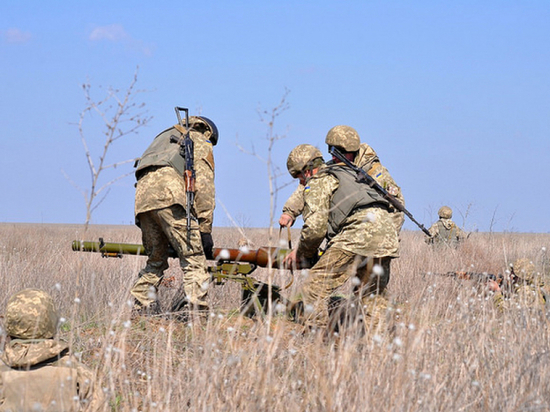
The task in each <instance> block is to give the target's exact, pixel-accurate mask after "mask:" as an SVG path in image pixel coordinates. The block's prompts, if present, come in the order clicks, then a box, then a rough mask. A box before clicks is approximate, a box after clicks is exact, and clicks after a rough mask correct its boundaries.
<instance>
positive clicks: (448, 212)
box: [437, 206, 453, 219]
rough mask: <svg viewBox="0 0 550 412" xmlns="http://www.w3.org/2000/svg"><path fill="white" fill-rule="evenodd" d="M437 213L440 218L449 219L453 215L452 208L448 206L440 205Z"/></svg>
mask: <svg viewBox="0 0 550 412" xmlns="http://www.w3.org/2000/svg"><path fill="white" fill-rule="evenodd" d="M437 214H438V215H439V217H440V218H442V219H450V218H452V217H453V209H451V208H450V207H449V206H441V208H440V209H439V212H437Z"/></svg>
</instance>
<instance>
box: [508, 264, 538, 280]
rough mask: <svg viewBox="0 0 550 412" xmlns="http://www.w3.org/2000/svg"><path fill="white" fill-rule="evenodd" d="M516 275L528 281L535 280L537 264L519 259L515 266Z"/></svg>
mask: <svg viewBox="0 0 550 412" xmlns="http://www.w3.org/2000/svg"><path fill="white" fill-rule="evenodd" d="M513 267H514V273H515V274H516V275H517V276H519V277H520V278H522V279H524V280H527V281H530V282H532V281H534V280H535V264H534V263H533V262H531V261H530V260H529V259H527V258H521V259H517V260H516V261H515V262H514V264H513Z"/></svg>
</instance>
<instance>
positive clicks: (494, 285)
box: [486, 279, 500, 292]
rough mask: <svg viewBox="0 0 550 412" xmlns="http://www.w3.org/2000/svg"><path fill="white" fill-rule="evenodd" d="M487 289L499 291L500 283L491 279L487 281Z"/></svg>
mask: <svg viewBox="0 0 550 412" xmlns="http://www.w3.org/2000/svg"><path fill="white" fill-rule="evenodd" d="M486 287H487V290H488V291H489V292H499V291H500V286H499V285H498V283H497V282H496V281H494V280H493V279H489V280H488V281H487V285H486Z"/></svg>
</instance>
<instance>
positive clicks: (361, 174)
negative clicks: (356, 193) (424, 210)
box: [329, 146, 432, 237]
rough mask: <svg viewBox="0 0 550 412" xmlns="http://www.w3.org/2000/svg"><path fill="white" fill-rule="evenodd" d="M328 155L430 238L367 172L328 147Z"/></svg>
mask: <svg viewBox="0 0 550 412" xmlns="http://www.w3.org/2000/svg"><path fill="white" fill-rule="evenodd" d="M329 153H330V154H331V155H333V156H334V157H336V158H337V159H338V160H340V161H341V162H343V163H344V164H345V165H346V166H348V167H349V168H351V169H352V170H353V171H354V172H356V173H357V181H358V182H361V183H366V184H367V185H369V186H370V187H371V188H373V189H374V190H376V191H377V192H378V194H380V196H382V197H383V198H384V199H386V200H387V201H388V202H390V204H391V205H392V206H393V207H395V208H396V209H397V210H399V211H400V212H403V213H404V214H405V215H406V216H407V217H408V218H409V219H411V221H412V222H413V223H415V224H416V226H418V227H419V228H420V229H421V230H422V231H423V232H424V233H425V234H426V235H427V236H428V237H432V235H431V234H430V232H429V231H428V229H426V228H425V227H424V225H423V224H422V223H419V222H418V221H417V220H416V219H415V218H414V217H413V215H412V213H411V212H409V211H408V210H407V209H405V206H403V203H401V202H400V201H399V200H397V199H396V198H395V197H394V196H392V195H391V194H389V193H388V192H387V191H386V190H385V189H384V188H383V187H382V186H380V185H379V184H378V182H377V181H376V180H374V178H373V177H372V176H371V175H369V174H368V173H367V172H365V171H364V170H363V169H361V168H360V167H357V166H356V165H354V164H353V163H352V162H351V161H349V160H348V159H347V158H346V157H345V156H344V155H343V154H342V153H341V152H340V151H339V150H338V149H337V148H336V147H334V146H330V148H329Z"/></svg>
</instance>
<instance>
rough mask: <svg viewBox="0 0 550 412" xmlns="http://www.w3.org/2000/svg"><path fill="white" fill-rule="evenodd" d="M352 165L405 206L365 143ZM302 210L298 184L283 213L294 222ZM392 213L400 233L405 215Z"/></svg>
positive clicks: (302, 196) (399, 192)
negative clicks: (365, 173)
mask: <svg viewBox="0 0 550 412" xmlns="http://www.w3.org/2000/svg"><path fill="white" fill-rule="evenodd" d="M354 163H355V164H356V165H357V166H358V167H360V168H362V169H363V170H365V171H366V172H367V173H368V174H369V175H370V176H371V177H372V178H373V179H374V180H376V182H377V183H378V184H379V185H380V186H382V187H383V188H384V189H385V190H386V191H387V192H388V193H389V194H391V195H393V196H395V198H396V199H397V200H399V201H400V202H401V203H403V206H405V198H404V197H403V193H402V192H401V188H400V187H399V186H398V185H397V183H395V181H394V180H393V178H392V176H391V175H390V173H389V171H388V169H386V168H385V167H384V166H382V164H381V163H380V159H379V158H378V155H377V154H376V152H375V151H374V149H373V148H372V147H370V146H369V145H368V144H366V143H361V145H360V146H359V152H358V154H357V157H356V158H355V161H354ZM303 210H304V185H302V184H300V185H298V187H297V188H296V190H295V191H294V192H293V193H292V194H291V195H290V197H289V198H288V200H287V201H286V202H285V204H284V206H283V213H284V214H287V215H289V216H290V217H292V220H293V221H295V220H296V219H297V218H298V216H300V215H301V214H302V212H303ZM390 211H391V212H392V214H391V217H392V220H393V222H394V225H395V228H396V230H397V232H400V231H401V228H402V227H403V223H404V222H405V215H404V213H403V212H399V211H397V210H395V209H393V208H391V207H390Z"/></svg>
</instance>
